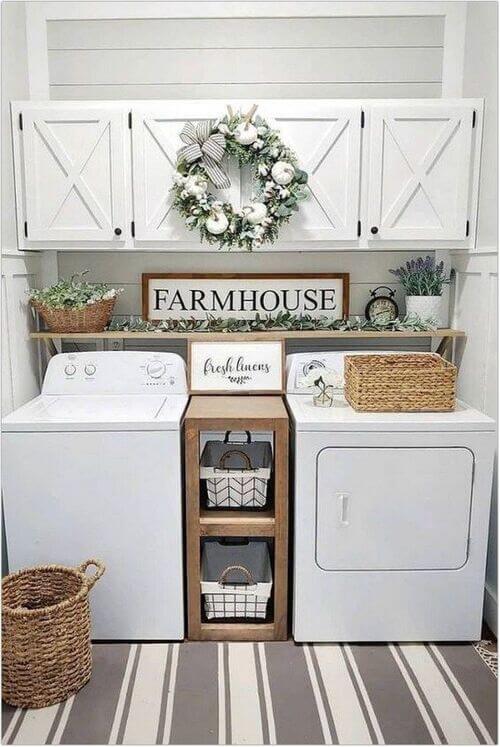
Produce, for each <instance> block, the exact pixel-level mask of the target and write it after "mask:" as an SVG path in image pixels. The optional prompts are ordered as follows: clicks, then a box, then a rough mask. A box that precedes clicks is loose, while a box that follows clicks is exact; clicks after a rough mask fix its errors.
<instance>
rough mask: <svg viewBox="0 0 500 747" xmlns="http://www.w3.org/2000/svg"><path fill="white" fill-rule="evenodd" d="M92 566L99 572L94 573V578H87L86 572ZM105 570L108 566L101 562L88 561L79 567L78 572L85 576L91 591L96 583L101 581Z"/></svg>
mask: <svg viewBox="0 0 500 747" xmlns="http://www.w3.org/2000/svg"><path fill="white" fill-rule="evenodd" d="M91 565H93V566H95V567H96V568H97V571H96V572H95V573H94V575H93V576H86V575H85V571H86V570H87V568H88V567H89V566H91ZM105 570H106V566H105V565H104V563H102V562H101V561H100V560H86V561H85V563H82V564H81V565H79V566H78V567H77V571H80V573H83V575H84V576H85V581H86V582H87V586H88V587H89V591H90V589H91V588H92V587H93V585H94V584H95V582H96V581H99V579H100V578H101V576H102V574H103V573H104V571H105Z"/></svg>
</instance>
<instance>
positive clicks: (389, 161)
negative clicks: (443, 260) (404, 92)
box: [368, 101, 475, 241]
mask: <svg viewBox="0 0 500 747" xmlns="http://www.w3.org/2000/svg"><path fill="white" fill-rule="evenodd" d="M474 116H475V115H474V109H473V107H472V106H467V105H462V104H449V103H446V102H444V103H438V102H436V103H435V104H433V105H423V104H420V103H419V102H418V101H415V102H413V103H412V104H411V105H408V104H401V105H400V104H397V103H390V104H372V106H371V113H370V157H369V160H370V168H369V179H368V230H369V231H370V233H371V234H372V235H371V237H370V238H374V239H376V240H378V241H384V240H416V241H418V240H429V241H432V240H434V241H436V240H437V241H439V240H441V241H463V240H464V239H465V238H466V236H467V233H468V228H467V226H468V222H469V219H470V216H469V191H470V175H471V153H472V142H473V138H472V135H473V118H474Z"/></svg>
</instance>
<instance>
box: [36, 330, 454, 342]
mask: <svg viewBox="0 0 500 747" xmlns="http://www.w3.org/2000/svg"><path fill="white" fill-rule="evenodd" d="M30 337H32V338H33V339H34V340H212V341H220V340H294V339H306V338H317V339H330V338H331V339H362V338H368V339H373V338H379V337H384V338H389V337H395V338H396V337H407V338H410V337H465V332H463V331H462V330H459V329H449V328H447V327H443V328H441V329H435V330H427V331H425V332H406V331H405V332H391V331H386V332H373V331H372V332H365V331H359V332H356V331H352V332H339V331H337V330H335V331H332V330H295V331H285V330H277V329H275V330H272V331H269V332H73V333H72V334H71V333H70V334H68V333H63V332H32V333H31V335H30Z"/></svg>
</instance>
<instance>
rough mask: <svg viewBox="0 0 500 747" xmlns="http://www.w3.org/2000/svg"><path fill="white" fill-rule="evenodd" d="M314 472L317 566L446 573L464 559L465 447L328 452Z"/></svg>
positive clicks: (468, 465)
mask: <svg viewBox="0 0 500 747" xmlns="http://www.w3.org/2000/svg"><path fill="white" fill-rule="evenodd" d="M317 469H318V474H317V496H316V500H317V510H316V562H317V564H318V565H319V566H320V568H323V569H324V570H326V571H340V570H353V571H361V570H363V571H370V570H378V571H391V570H415V571H417V570H428V569H450V570H451V569H456V568H460V567H461V566H462V565H463V564H464V563H465V562H466V560H467V544H468V536H469V520H470V510H471V495H472V479H473V456H472V452H471V451H469V449H465V448H452V447H448V448H425V447H418V448H330V447H329V448H326V449H323V450H322V451H321V452H320V454H319V456H318V467H317Z"/></svg>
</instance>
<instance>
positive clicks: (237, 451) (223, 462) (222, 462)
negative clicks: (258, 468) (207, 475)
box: [216, 449, 253, 470]
mask: <svg viewBox="0 0 500 747" xmlns="http://www.w3.org/2000/svg"><path fill="white" fill-rule="evenodd" d="M235 454H237V455H238V456H240V457H241V458H242V459H243V461H244V462H245V467H243V469H247V470H251V469H253V467H252V462H251V461H250V457H249V456H248V454H245V452H244V451H241V449H230V450H229V451H226V453H225V454H223V455H222V456H221V458H220V459H219V464H218V465H217V467H216V469H230V468H229V467H226V462H227V460H228V458H229V457H231V456H234V455H235ZM233 469H235V468H233Z"/></svg>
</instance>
